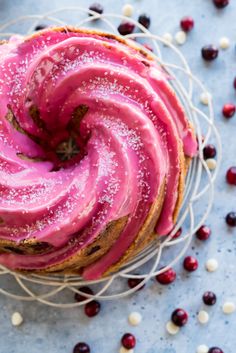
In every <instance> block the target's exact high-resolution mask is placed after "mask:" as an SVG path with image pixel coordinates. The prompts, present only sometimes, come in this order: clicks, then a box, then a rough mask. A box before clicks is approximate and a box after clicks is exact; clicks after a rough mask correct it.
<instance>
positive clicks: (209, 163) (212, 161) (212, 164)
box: [206, 158, 217, 170]
mask: <svg viewBox="0 0 236 353" xmlns="http://www.w3.org/2000/svg"><path fill="white" fill-rule="evenodd" d="M206 164H207V166H208V168H209V169H210V170H214V169H216V164H217V163H216V160H215V159H214V158H208V159H207V160H206Z"/></svg>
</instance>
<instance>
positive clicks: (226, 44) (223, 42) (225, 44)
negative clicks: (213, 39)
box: [219, 37, 230, 49]
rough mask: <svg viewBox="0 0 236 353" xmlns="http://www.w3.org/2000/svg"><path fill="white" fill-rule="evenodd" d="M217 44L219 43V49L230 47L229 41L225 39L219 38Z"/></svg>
mask: <svg viewBox="0 0 236 353" xmlns="http://www.w3.org/2000/svg"><path fill="white" fill-rule="evenodd" d="M219 43H220V47H221V49H228V48H229V46H230V40H229V38H227V37H222V38H220V41H219Z"/></svg>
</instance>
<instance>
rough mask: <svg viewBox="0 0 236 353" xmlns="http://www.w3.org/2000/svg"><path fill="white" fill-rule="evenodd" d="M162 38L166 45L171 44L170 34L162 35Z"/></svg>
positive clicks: (171, 37)
mask: <svg viewBox="0 0 236 353" xmlns="http://www.w3.org/2000/svg"><path fill="white" fill-rule="evenodd" d="M162 38H163V39H164V40H165V41H166V42H167V43H172V42H173V36H172V34H170V33H164V34H163V36H162Z"/></svg>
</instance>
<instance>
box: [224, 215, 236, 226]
mask: <svg viewBox="0 0 236 353" xmlns="http://www.w3.org/2000/svg"><path fill="white" fill-rule="evenodd" d="M225 220H226V223H227V224H228V226H230V227H236V212H230V213H228V214H227V216H226V218H225Z"/></svg>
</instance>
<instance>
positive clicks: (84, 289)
mask: <svg viewBox="0 0 236 353" xmlns="http://www.w3.org/2000/svg"><path fill="white" fill-rule="evenodd" d="M79 290H80V292H83V293H85V294H90V295H93V291H92V289H91V288H89V287H81V288H79ZM74 298H75V301H77V302H82V301H83V300H86V299H88V298H87V297H85V296H83V295H82V294H80V293H75V297H74Z"/></svg>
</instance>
